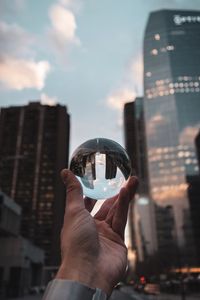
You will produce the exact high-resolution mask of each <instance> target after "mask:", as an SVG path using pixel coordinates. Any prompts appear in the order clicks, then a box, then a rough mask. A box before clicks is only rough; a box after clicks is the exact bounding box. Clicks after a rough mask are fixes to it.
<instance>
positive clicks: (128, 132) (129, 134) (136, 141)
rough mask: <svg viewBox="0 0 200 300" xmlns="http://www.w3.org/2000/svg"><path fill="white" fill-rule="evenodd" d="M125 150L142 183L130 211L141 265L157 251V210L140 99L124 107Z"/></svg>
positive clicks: (130, 220) (130, 223)
mask: <svg viewBox="0 0 200 300" xmlns="http://www.w3.org/2000/svg"><path fill="white" fill-rule="evenodd" d="M124 137H125V147H126V150H127V153H128V155H129V157H130V159H131V164H132V169H133V173H134V174H136V176H137V177H138V179H139V187H138V190H137V195H136V199H135V203H134V205H133V206H131V207H130V213H129V227H130V235H131V241H132V248H133V249H135V248H136V249H137V259H138V261H144V260H145V259H146V258H147V257H149V256H151V255H153V254H154V252H155V251H156V248H157V247H156V245H157V238H156V224H155V208H154V203H153V202H152V200H151V198H150V195H149V182H148V168H147V148H146V135H145V122H144V104H143V98H142V97H137V98H136V99H135V100H134V101H133V102H129V103H126V104H125V106H124Z"/></svg>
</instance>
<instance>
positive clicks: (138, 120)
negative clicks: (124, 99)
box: [124, 97, 148, 195]
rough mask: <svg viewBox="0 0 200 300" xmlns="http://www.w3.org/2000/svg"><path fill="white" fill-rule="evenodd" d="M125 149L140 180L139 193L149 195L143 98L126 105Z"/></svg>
mask: <svg viewBox="0 0 200 300" xmlns="http://www.w3.org/2000/svg"><path fill="white" fill-rule="evenodd" d="M124 137H125V147H126V150H127V153H128V155H129V157H130V159H131V164H132V169H133V173H135V174H136V175H137V176H138V178H139V182H140V184H139V193H140V194H145V195H147V194H148V170H147V149H146V135H145V122H144V107H143V98H141V97H138V98H136V99H135V101H133V102H129V103H126V104H125V105H124Z"/></svg>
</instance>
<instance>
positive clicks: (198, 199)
mask: <svg viewBox="0 0 200 300" xmlns="http://www.w3.org/2000/svg"><path fill="white" fill-rule="evenodd" d="M195 146H196V153H197V157H198V163H199V166H200V131H199V132H198V134H197V136H196V137H195ZM187 182H188V198H189V209H190V215H191V224H192V229H193V236H194V244H195V250H196V255H197V259H198V264H199V265H200V173H199V175H195V176H187Z"/></svg>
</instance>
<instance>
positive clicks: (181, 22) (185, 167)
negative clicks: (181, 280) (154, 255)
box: [144, 10, 200, 248]
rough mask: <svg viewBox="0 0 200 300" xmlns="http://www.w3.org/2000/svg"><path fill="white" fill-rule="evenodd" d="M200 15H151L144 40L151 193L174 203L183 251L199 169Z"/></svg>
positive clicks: (158, 199)
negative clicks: (191, 179)
mask: <svg viewBox="0 0 200 300" xmlns="http://www.w3.org/2000/svg"><path fill="white" fill-rule="evenodd" d="M199 35H200V11H179V10H160V11H156V12H152V13H151V14H150V16H149V20H148V23H147V26H146V31H145V37H144V94H145V96H144V108H145V123H146V134H147V149H148V170H149V183H150V193H151V196H152V198H153V200H154V201H156V203H158V204H159V205H163V206H165V205H171V206H172V207H173V211H174V215H175V225H176V231H177V236H178V243H179V247H181V248H182V247H187V245H186V244H187V242H186V240H185V238H184V232H183V227H184V212H185V210H188V205H189V204H188V194H187V187H188V183H187V176H191V175H197V174H198V171H199V167H198V162H197V155H196V151H195V147H194V137H195V135H196V133H197V131H198V130H199V127H200V101H199V98H200V65H199V62H200V61H199V47H200V39H199Z"/></svg>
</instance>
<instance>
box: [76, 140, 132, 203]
mask: <svg viewBox="0 0 200 300" xmlns="http://www.w3.org/2000/svg"><path fill="white" fill-rule="evenodd" d="M70 170H71V171H72V172H73V173H74V174H75V175H76V177H77V178H78V180H79V181H80V183H81V185H82V187H83V193H84V195H85V196H87V197H90V198H93V199H96V200H100V199H106V198H110V197H112V196H114V195H116V194H117V193H119V191H120V189H121V187H122V186H123V184H124V183H125V182H126V180H127V179H128V177H129V176H130V174H131V162H130V159H129V157H128V154H127V153H126V151H125V149H124V148H123V147H122V146H121V145H119V144H118V143H116V142H115V141H112V140H109V139H105V138H95V139H92V140H89V141H87V142H85V143H83V144H81V145H80V146H79V147H78V148H77V149H76V150H75V151H74V153H73V154H72V158H71V162H70Z"/></svg>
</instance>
